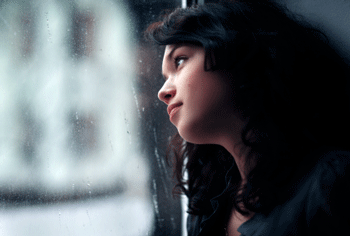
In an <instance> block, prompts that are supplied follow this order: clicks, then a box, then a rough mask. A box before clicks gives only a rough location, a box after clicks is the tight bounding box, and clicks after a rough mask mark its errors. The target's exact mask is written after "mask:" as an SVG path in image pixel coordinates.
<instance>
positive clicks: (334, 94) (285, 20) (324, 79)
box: [146, 1, 350, 214]
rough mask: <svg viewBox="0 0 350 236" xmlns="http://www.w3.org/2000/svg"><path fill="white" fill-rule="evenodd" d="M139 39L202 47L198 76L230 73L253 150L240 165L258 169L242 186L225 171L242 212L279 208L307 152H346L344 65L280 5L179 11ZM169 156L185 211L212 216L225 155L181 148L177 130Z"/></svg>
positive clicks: (214, 148) (212, 149)
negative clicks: (185, 200)
mask: <svg viewBox="0 0 350 236" xmlns="http://www.w3.org/2000/svg"><path fill="white" fill-rule="evenodd" d="M146 36H147V37H148V39H150V40H151V41H154V42H155V43H157V44H159V45H169V44H179V43H192V44H195V45H201V46H203V47H204V49H205V52H206V56H205V59H206V62H209V63H205V65H204V68H205V70H206V71H208V70H223V71H226V72H227V73H229V74H230V75H231V77H232V80H231V84H230V86H232V89H233V90H234V91H235V94H236V98H235V99H236V100H235V104H238V105H239V107H240V108H241V109H242V111H243V113H244V116H246V117H249V122H248V124H247V126H246V127H245V129H244V131H243V133H242V140H243V143H244V144H245V145H246V146H248V147H250V150H251V151H250V154H249V155H248V159H247V161H248V162H250V163H256V164H255V165H254V168H253V169H252V171H251V172H250V173H249V175H248V183H247V184H245V185H244V186H243V187H241V185H240V181H241V179H240V175H239V172H238V169H237V168H236V167H235V168H236V169H234V171H232V172H230V173H231V175H232V176H231V180H232V181H231V182H230V184H229V188H228V194H230V196H231V199H232V206H233V207H235V208H236V209H237V210H238V211H239V212H240V213H242V214H246V213H247V212H246V211H245V210H244V208H245V209H248V210H249V211H253V212H261V213H268V212H269V211H270V210H272V208H273V207H275V206H276V205H277V204H279V203H281V202H282V201H284V200H285V197H287V196H286V193H287V192H288V186H290V184H292V183H293V181H295V180H296V179H295V178H296V177H295V174H296V170H297V168H298V166H300V165H305V163H307V162H311V160H308V159H307V158H304V157H306V156H307V155H306V154H307V153H309V152H310V151H311V150H312V149H315V148H317V147H320V146H325V145H327V146H335V147H342V148H346V149H348V147H349V143H350V142H349V140H350V139H349V135H348V134H349V131H350V127H349V121H350V119H349V117H350V112H349V108H350V107H349V98H348V91H347V78H348V75H349V72H348V67H347V65H346V64H345V62H344V61H343V59H342V58H340V56H339V55H338V54H337V53H336V52H335V51H334V50H333V49H332V48H331V47H330V46H329V44H328V41H327V38H326V37H325V36H324V35H323V34H322V33H321V32H319V31H318V30H315V29H312V28H311V27H309V26H308V25H307V24H306V23H305V22H302V21H301V20H300V19H297V18H296V17H295V16H293V15H292V14H290V13H289V12H288V11H287V10H286V9H284V8H283V7H281V6H279V5H277V4H275V3H271V2H268V1H260V2H254V3H253V2H244V1H235V2H232V1H231V2H228V1H226V2H222V3H217V4H214V3H208V4H204V5H196V6H193V7H190V8H186V9H181V8H179V9H176V10H174V11H173V12H171V13H167V14H165V15H163V16H162V20H161V21H159V22H156V23H153V24H152V25H150V26H149V27H148V29H147V31H146ZM207 64H208V65H209V67H207ZM251 131H253V133H254V139H249V138H248V133H249V132H251ZM169 150H170V152H169V154H168V158H170V159H171V160H173V161H175V163H174V165H175V167H174V175H175V176H176V179H177V181H178V184H177V185H176V186H175V188H176V189H178V188H180V191H182V192H184V193H185V194H186V195H187V196H188V197H189V200H190V201H189V213H191V214H206V213H209V212H210V211H212V207H211V204H210V199H211V198H213V197H214V196H216V195H218V194H220V193H221V191H222V190H223V189H224V188H225V186H226V183H225V174H226V173H227V171H228V167H230V166H231V164H232V162H233V158H232V156H231V155H230V154H229V153H228V152H227V151H226V150H225V149H224V148H223V147H221V146H218V145H196V144H192V143H188V142H184V141H183V140H182V138H181V137H180V136H179V134H178V133H177V134H176V135H175V136H174V138H173V139H172V142H171V145H170V149H169ZM185 162H186V163H185ZM184 164H185V168H184ZM185 170H186V171H188V180H185V179H184V171H185ZM240 190H241V191H240ZM257 197H258V198H257ZM254 199H258V200H257V201H254ZM283 199H284V200H283ZM241 202H242V203H243V204H244V208H243V207H242V206H241V205H240V203H241Z"/></svg>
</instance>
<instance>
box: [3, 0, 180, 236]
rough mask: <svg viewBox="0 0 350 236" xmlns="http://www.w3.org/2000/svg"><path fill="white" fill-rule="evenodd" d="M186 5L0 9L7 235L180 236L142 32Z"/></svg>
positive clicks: (156, 64) (27, 4) (16, 5)
mask: <svg viewBox="0 0 350 236" xmlns="http://www.w3.org/2000/svg"><path fill="white" fill-rule="evenodd" d="M176 6H181V1H170V0H163V1H161V0H153V1H142V0H134V1H122V0H104V1H94V0H73V1H54V0H49V1H10V0H4V1H0V61H1V63H0V74H1V77H0V120H1V122H0V209H1V211H0V223H1V226H0V234H1V235H26V236H27V235H157V236H158V235H181V223H182V221H181V203H180V200H179V199H173V198H172V195H171V187H172V179H171V170H170V169H169V167H168V166H167V165H166V163H165V159H164V157H165V150H166V143H167V140H168V137H169V136H170V135H171V134H172V132H173V131H174V130H173V128H172V127H171V126H170V125H169V122H168V121H167V120H166V114H165V110H164V107H163V106H161V105H160V102H158V100H157V90H158V89H159V88H160V86H161V79H160V63H161V57H162V51H161V49H159V50H158V52H157V51H155V50H153V48H151V47H150V45H148V44H147V43H145V42H144V41H143V40H142V31H143V30H144V29H145V27H146V26H147V24H149V23H150V22H152V21H153V20H155V19H156V17H157V16H158V15H159V13H160V12H161V10H163V9H167V8H173V7H176Z"/></svg>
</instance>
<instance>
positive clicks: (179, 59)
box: [174, 56, 186, 68]
mask: <svg viewBox="0 0 350 236" xmlns="http://www.w3.org/2000/svg"><path fill="white" fill-rule="evenodd" d="M185 60H186V57H183V56H180V57H176V58H175V59H174V63H175V68H178V67H179V66H180V65H181V64H182V63H184V61H185Z"/></svg>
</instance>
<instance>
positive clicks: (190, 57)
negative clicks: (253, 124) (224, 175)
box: [158, 44, 249, 182]
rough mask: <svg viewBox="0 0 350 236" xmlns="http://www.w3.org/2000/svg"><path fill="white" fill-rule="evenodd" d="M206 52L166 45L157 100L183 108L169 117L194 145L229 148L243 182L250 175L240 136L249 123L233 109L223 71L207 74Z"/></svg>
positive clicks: (181, 133) (182, 135)
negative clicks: (247, 170) (216, 145)
mask: <svg viewBox="0 0 350 236" xmlns="http://www.w3.org/2000/svg"><path fill="white" fill-rule="evenodd" d="M204 63H205V50H204V48H203V47H200V46H194V45H189V44H175V45H167V46H166V49H165V52H164V57H163V65H162V73H163V76H164V78H165V79H166V81H165V83H164V85H163V87H162V88H161V89H160V91H159V93H158V97H159V99H160V100H161V101H163V102H164V103H165V104H167V105H168V106H170V105H172V104H178V103H179V104H181V106H179V108H178V109H177V111H176V112H175V113H174V114H172V115H171V116H170V121H171V122H172V123H173V124H174V125H175V126H176V128H177V130H178V132H179V134H180V136H181V137H182V138H183V139H184V140H186V141H187V142H190V143H194V144H218V145H221V146H223V147H224V148H226V150H228V151H229V152H230V153H231V155H232V156H233V158H234V159H235V162H236V164H237V166H238V169H239V172H240V174H241V177H242V181H243V182H244V181H245V179H246V175H247V172H246V171H245V168H244V159H245V156H246V154H247V153H248V151H249V150H248V148H246V147H244V145H243V143H242V140H241V133H242V130H243V128H244V126H245V125H246V124H247V120H246V119H244V118H242V116H241V113H240V111H239V110H238V109H236V108H235V107H234V105H233V101H234V92H233V91H232V90H231V89H230V87H229V86H228V85H227V82H228V80H229V79H232V78H230V77H228V75H227V74H225V73H223V72H222V71H205V70H204Z"/></svg>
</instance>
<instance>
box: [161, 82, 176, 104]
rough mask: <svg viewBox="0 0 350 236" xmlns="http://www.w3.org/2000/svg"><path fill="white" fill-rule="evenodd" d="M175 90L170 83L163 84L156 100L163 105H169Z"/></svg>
mask: <svg viewBox="0 0 350 236" xmlns="http://www.w3.org/2000/svg"><path fill="white" fill-rule="evenodd" d="M175 94H176V89H175V86H174V85H173V84H171V83H168V81H167V82H165V83H164V85H163V87H162V88H161V89H160V90H159V92H158V98H159V100H161V101H162V102H164V103H165V104H167V105H168V104H169V102H170V100H171V99H172V98H173V97H174V96H175Z"/></svg>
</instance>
